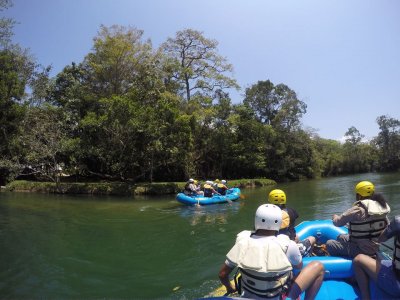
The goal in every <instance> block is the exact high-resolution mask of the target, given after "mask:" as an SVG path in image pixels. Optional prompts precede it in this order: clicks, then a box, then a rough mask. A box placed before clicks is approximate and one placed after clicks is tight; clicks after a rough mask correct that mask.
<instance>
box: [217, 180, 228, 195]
mask: <svg viewBox="0 0 400 300" xmlns="http://www.w3.org/2000/svg"><path fill="white" fill-rule="evenodd" d="M227 190H228V187H227V185H226V180H225V179H223V180H221V182H220V183H218V184H217V192H218V193H220V194H221V195H226V191H227Z"/></svg>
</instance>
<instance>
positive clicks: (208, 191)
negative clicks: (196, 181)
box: [204, 183, 213, 197]
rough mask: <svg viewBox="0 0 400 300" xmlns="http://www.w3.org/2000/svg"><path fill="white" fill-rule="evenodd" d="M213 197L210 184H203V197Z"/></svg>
mask: <svg viewBox="0 0 400 300" xmlns="http://www.w3.org/2000/svg"><path fill="white" fill-rule="evenodd" d="M212 195H213V187H212V186H211V184H208V183H206V184H204V197H212Z"/></svg>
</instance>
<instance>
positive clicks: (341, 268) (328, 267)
mask: <svg viewBox="0 0 400 300" xmlns="http://www.w3.org/2000/svg"><path fill="white" fill-rule="evenodd" d="M296 232H297V235H298V236H299V239H300V240H303V239H305V238H306V237H308V236H310V235H312V236H315V237H318V239H319V241H320V243H326V241H327V240H329V239H336V237H337V236H338V235H339V234H347V233H348V230H347V228H346V227H336V226H334V225H333V223H332V221H331V220H315V221H304V222H302V223H300V224H299V225H297V226H296ZM378 259H390V257H389V256H388V255H387V254H386V253H384V252H380V253H379V254H378ZM314 260H318V261H320V262H321V263H322V264H323V265H324V267H325V275H324V281H323V283H322V286H321V288H320V290H319V292H318V295H317V297H316V300H337V299H341V300H359V299H361V296H360V291H359V289H358V287H357V283H356V281H355V280H354V271H353V261H352V259H350V258H346V257H335V256H311V257H304V258H303V266H306V265H307V264H309V263H311V262H312V261H314ZM294 273H295V274H297V273H298V271H297V272H296V270H294ZM225 292H226V290H225V287H224V286H221V287H219V288H218V289H216V290H215V291H214V292H212V293H211V294H210V295H208V296H207V298H214V299H238V298H237V297H238V296H237V295H236V296H233V295H232V296H224V294H225ZM370 294H371V299H379V300H382V299H386V300H387V299H394V297H393V296H391V295H389V294H387V293H386V292H385V291H383V290H382V289H380V288H379V287H378V286H377V285H376V284H375V283H374V282H373V281H372V280H370ZM301 299H304V293H302V295H301Z"/></svg>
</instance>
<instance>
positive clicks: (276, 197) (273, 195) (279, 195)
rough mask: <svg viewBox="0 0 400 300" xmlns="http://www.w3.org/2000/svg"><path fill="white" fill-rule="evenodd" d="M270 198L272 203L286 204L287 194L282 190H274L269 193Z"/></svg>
mask: <svg viewBox="0 0 400 300" xmlns="http://www.w3.org/2000/svg"><path fill="white" fill-rule="evenodd" d="M268 200H269V202H270V203H272V204H286V194H285V192H284V191H282V190H272V191H271V192H270V193H269V195H268Z"/></svg>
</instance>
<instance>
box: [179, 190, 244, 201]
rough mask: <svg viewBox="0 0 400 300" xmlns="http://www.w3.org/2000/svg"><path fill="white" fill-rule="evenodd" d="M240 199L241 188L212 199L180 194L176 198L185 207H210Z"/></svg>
mask: <svg viewBox="0 0 400 300" xmlns="http://www.w3.org/2000/svg"><path fill="white" fill-rule="evenodd" d="M239 198H240V189H239V188H231V189H229V190H227V191H226V195H224V196H221V195H214V196H212V197H204V196H200V197H198V196H189V195H185V194H184V193H179V194H178V195H177V196H176V200H178V202H180V203H183V204H185V205H196V204H200V205H210V204H217V203H225V202H230V201H236V200H238V199H239Z"/></svg>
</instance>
